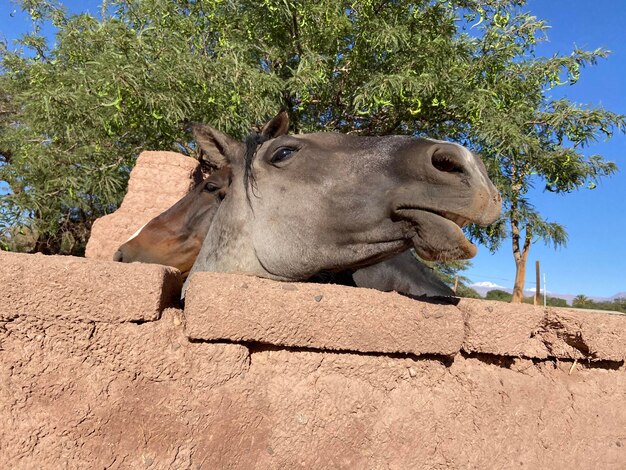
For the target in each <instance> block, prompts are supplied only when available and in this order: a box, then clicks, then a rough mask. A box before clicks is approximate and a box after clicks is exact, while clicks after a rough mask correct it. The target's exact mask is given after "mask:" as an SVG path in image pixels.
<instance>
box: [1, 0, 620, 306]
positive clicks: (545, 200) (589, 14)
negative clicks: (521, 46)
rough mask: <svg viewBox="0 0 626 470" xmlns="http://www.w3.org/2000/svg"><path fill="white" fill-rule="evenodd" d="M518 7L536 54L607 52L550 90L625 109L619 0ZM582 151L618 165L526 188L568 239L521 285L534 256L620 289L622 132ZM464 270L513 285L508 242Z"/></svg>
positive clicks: (19, 26) (563, 286) (593, 291)
mask: <svg viewBox="0 0 626 470" xmlns="http://www.w3.org/2000/svg"><path fill="white" fill-rule="evenodd" d="M64 3H65V5H67V6H68V8H69V9H70V10H71V11H84V10H90V11H91V13H97V12H98V6H99V5H100V3H101V2H100V0H84V1H79V0H73V1H65V2H64ZM524 9H525V10H526V11H530V12H532V13H533V14H535V15H536V16H538V17H539V18H542V19H545V20H547V21H548V23H549V25H550V26H551V28H550V30H549V31H548V41H547V42H545V43H543V44H541V45H540V46H539V48H538V51H537V52H538V54H539V55H544V56H549V55H552V54H554V53H561V54H568V53H569V52H571V51H572V49H573V48H574V47H575V46H577V47H580V48H583V49H595V48H597V47H603V48H606V49H609V50H611V51H612V54H611V56H610V57H609V58H608V59H607V60H603V61H601V62H600V63H599V64H598V65H597V66H595V67H590V68H587V69H584V70H583V72H582V74H581V79H580V81H579V82H578V83H577V84H576V85H574V86H571V87H561V88H557V89H555V90H553V93H554V94H553V96H554V97H555V98H557V97H561V96H565V97H567V98H569V99H570V100H572V101H574V102H577V103H584V104H590V105H593V106H604V107H605V108H606V109H609V110H611V111H614V112H618V113H621V114H626V27H625V26H624V25H626V1H616V0H595V1H593V2H590V1H588V0H530V1H529V2H528V4H527V5H526V7H525V8H524ZM14 11H15V7H14V5H13V4H12V3H11V2H10V1H9V0H0V34H1V35H2V36H4V37H6V38H7V39H12V38H15V37H16V36H18V35H19V34H22V33H24V32H27V31H29V30H30V25H29V24H28V23H27V22H26V21H25V17H24V15H22V14H20V12H19V11H18V12H15V13H13V12H14ZM587 152H588V153H589V154H593V153H599V154H601V155H603V156H604V157H605V158H606V159H608V160H612V161H615V162H616V163H617V164H618V166H619V167H620V169H622V171H620V172H618V173H617V174H616V175H615V176H613V177H611V178H608V179H605V180H604V181H603V182H602V183H601V184H600V185H599V186H598V187H597V188H596V189H594V190H580V191H578V192H575V193H572V194H567V195H555V194H552V193H546V192H543V191H542V190H541V189H540V188H538V189H536V190H534V191H532V193H531V195H530V200H531V202H532V203H533V204H534V205H535V207H536V208H537V209H538V210H539V212H540V213H542V214H543V215H544V217H545V218H547V219H548V220H550V221H554V222H559V223H561V224H563V225H564V226H565V227H566V229H567V231H568V233H569V241H568V244H567V246H566V247H564V248H560V249H558V250H554V249H553V248H549V247H545V246H544V245H543V244H541V243H537V244H535V245H533V246H532V248H531V251H530V256H529V260H528V261H529V262H528V276H527V283H526V287H527V288H533V287H534V264H535V260H540V261H541V266H542V271H543V272H544V273H545V274H546V279H547V288H548V291H549V292H555V293H563V294H581V293H584V294H585V295H588V296H602V297H608V296H612V295H614V294H616V293H618V292H624V291H626V273H624V269H625V267H626V246H625V245H624V241H626V240H625V239H626V210H625V209H626V136H624V135H616V136H615V137H614V138H613V139H611V140H610V141H609V142H600V143H598V144H596V145H594V146H592V147H590V148H589V149H588V150H587ZM465 274H466V275H467V276H468V277H469V278H470V279H471V280H472V281H474V282H492V283H495V284H498V285H501V286H505V287H512V286H513V279H514V277H515V266H514V262H513V255H512V251H511V243H510V240H507V241H505V242H504V243H503V245H502V247H501V249H500V250H499V251H498V252H497V253H495V254H491V253H489V251H488V250H487V249H485V248H484V247H480V248H479V254H478V255H477V257H476V258H474V260H473V267H472V268H471V269H469V270H468V271H467V272H466V273H465Z"/></svg>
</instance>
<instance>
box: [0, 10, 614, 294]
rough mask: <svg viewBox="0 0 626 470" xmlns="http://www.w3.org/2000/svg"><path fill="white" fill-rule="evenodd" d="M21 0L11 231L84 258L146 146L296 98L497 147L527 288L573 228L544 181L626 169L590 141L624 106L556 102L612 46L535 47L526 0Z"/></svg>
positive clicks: (493, 159)
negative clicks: (536, 262)
mask: <svg viewBox="0 0 626 470" xmlns="http://www.w3.org/2000/svg"><path fill="white" fill-rule="evenodd" d="M19 4H20V5H21V6H22V7H23V8H24V9H25V10H26V11H28V12H29V13H30V15H31V17H32V18H33V21H34V23H33V24H34V30H33V33H32V34H29V35H26V36H25V37H23V38H22V39H21V41H20V42H19V44H18V45H17V48H16V49H11V48H9V47H8V45H6V46H5V47H4V48H3V49H1V50H0V60H1V62H0V64H1V70H0V72H1V74H0V106H2V110H3V114H0V155H2V157H1V160H0V180H1V181H4V182H6V183H7V184H8V185H9V188H10V189H9V191H8V194H3V195H0V238H3V239H4V240H5V244H7V242H6V241H7V240H9V241H11V242H15V241H16V240H17V239H16V237H15V235H14V234H15V233H25V234H30V235H31V236H32V237H33V238H34V239H35V242H34V248H33V249H34V250H36V251H43V252H47V253H56V252H65V253H75V254H76V253H80V252H81V250H82V249H83V247H84V244H85V241H86V238H87V236H88V234H89V230H90V227H91V223H92V222H93V220H95V218H97V217H99V216H101V215H102V214H104V213H107V212H110V211H112V210H114V209H115V208H116V206H117V205H118V204H119V202H120V199H121V197H122V195H123V193H124V189H125V184H126V180H127V177H128V172H129V169H130V168H131V167H132V165H133V162H134V158H135V157H136V154H137V153H138V152H139V151H140V150H141V149H173V150H178V151H182V152H184V153H187V154H193V153H194V148H193V145H191V144H190V143H189V136H188V135H187V134H186V133H185V132H184V122H186V121H188V120H198V121H204V122H209V123H211V124H212V125H214V126H216V127H219V128H221V129H223V130H224V131H226V132H229V133H232V134H234V135H238V136H242V135H244V134H245V133H246V132H247V131H248V126H249V125H250V123H251V122H261V121H262V120H263V119H264V118H265V117H266V116H268V115H271V114H273V113H275V112H276V110H278V109H279V108H285V109H287V110H288V112H289V114H290V118H291V121H292V123H293V126H294V128H295V131H296V132H299V131H303V132H310V131H320V130H329V131H330V130H332V131H341V132H351V133H355V134H364V135H367V134H379V135H380V134H391V133H395V134H415V135H429V136H432V137H436V138H448V139H453V140H457V141H461V142H463V143H465V144H466V145H469V146H471V147H472V148H474V149H476V150H477V151H480V152H481V153H482V154H483V155H484V157H485V161H486V164H487V165H488V168H489V170H490V172H491V175H492V178H493V179H494V180H495V182H496V184H498V186H499V187H500V189H501V191H502V194H503V196H504V201H505V217H504V218H503V219H502V221H501V222H500V223H497V224H494V226H492V227H491V228H490V229H488V230H487V231H480V232H479V231H477V230H474V231H473V234H474V236H475V238H476V239H477V240H479V241H483V242H485V243H488V245H489V246H490V247H491V248H492V249H495V248H496V247H497V246H498V243H499V242H500V241H502V240H503V238H504V237H506V236H508V235H511V236H512V239H513V247H514V252H515V253H518V252H519V254H520V256H519V262H518V261H517V258H516V262H517V264H518V266H519V268H518V272H519V273H520V275H519V276H518V277H519V278H520V279H519V280H518V281H517V282H516V286H517V285H520V283H521V284H522V285H523V279H522V278H523V273H524V270H523V269H522V267H525V260H526V256H527V254H528V247H530V244H531V243H532V242H533V241H534V240H536V239H537V238H540V239H544V240H548V241H550V242H552V243H554V244H556V245H558V244H560V243H563V242H564V241H565V232H564V230H563V229H562V227H559V226H557V225H556V224H553V223H548V222H546V221H543V220H542V219H541V217H540V215H539V211H537V210H535V209H534V208H533V207H532V205H531V204H530V202H529V201H527V200H526V199H525V195H526V191H527V189H528V188H529V187H530V185H531V184H532V183H533V182H534V181H537V180H539V181H543V182H544V183H545V184H546V185H547V187H549V188H550V189H552V190H554V191H556V192H567V191H571V190H573V189H576V188H578V187H583V186H584V185H588V184H595V181H596V180H598V179H600V178H601V177H603V176H605V175H608V174H610V173H611V172H613V171H614V170H615V166H614V165H613V164H612V163H609V162H605V161H604V160H603V159H602V158H601V157H599V156H594V157H590V158H586V157H584V156H583V154H582V151H581V149H582V147H583V146H584V145H585V144H586V143H587V142H589V141H591V140H593V139H594V138H596V137H597V136H598V135H601V134H603V133H604V134H607V135H610V133H611V132H612V131H613V130H614V129H615V128H620V126H623V123H624V120H623V117H621V116H618V115H615V114H612V113H610V112H607V111H604V110H601V109H589V108H581V107H578V106H575V105H573V104H572V103H570V102H568V101H564V100H561V101H556V102H554V101H550V100H549V99H548V98H547V97H546V91H547V89H548V88H550V87H551V86H559V85H561V84H569V83H573V82H575V81H576V79H577V76H578V74H579V72H580V69H581V68H582V67H583V66H584V65H587V64H593V63H595V61H596V60H597V59H598V58H600V57H604V56H605V55H606V53H605V52H604V51H594V52H585V51H575V52H574V53H573V54H572V55H568V56H564V57H553V58H549V59H541V58H536V57H534V55H533V46H534V45H535V43H536V42H537V40H538V39H539V37H540V36H541V34H542V31H543V30H544V29H545V25H544V24H543V23H542V22H540V21H537V20H536V19H535V18H533V17H530V16H529V15H525V14H523V13H521V10H520V6H521V5H523V4H524V1H522V0H498V1H496V0H489V1H477V0H449V1H434V0H423V1H418V2H409V1H402V0H399V1H393V2H387V1H381V0H375V1H374V0H364V1H359V2H352V1H343V0H339V1H336V0H316V1H311V0H298V1H296V0H263V1H261V2H258V1H257V2H251V1H245V0H235V1H228V2H226V1H223V0H202V1H200V0H142V1H139V0H111V1H107V2H103V8H102V14H101V17H96V16H92V15H88V14H81V15H74V16H72V15H68V14H66V13H65V12H64V10H63V8H62V7H60V6H59V5H58V4H57V3H56V2H55V1H53V0H22V1H21V2H19ZM45 23H51V24H52V25H54V27H56V28H57V30H58V33H57V36H56V38H55V43H54V45H52V46H51V45H50V44H48V43H47V41H46V40H45V38H44V36H43V35H42V32H41V31H42V29H41V28H42V26H43V25H44V24H45ZM470 23H475V24H476V26H475V27H474V28H472V29H470ZM468 31H469V32H471V33H472V34H469V33H468ZM4 110H6V112H4ZM506 221H508V222H509V228H508V229H507V228H506V227H507V226H506V223H505V222H506ZM9 244H10V243H9ZM13 245H15V243H13ZM17 248H19V247H17ZM516 256H517V255H516Z"/></svg>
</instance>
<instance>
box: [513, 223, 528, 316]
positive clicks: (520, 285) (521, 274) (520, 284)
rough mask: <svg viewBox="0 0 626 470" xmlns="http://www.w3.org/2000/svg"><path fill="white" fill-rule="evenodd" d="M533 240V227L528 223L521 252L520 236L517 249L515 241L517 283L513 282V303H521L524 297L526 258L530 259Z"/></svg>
mask: <svg viewBox="0 0 626 470" xmlns="http://www.w3.org/2000/svg"><path fill="white" fill-rule="evenodd" d="M518 234H519V232H518ZM531 240H532V229H531V227H530V226H529V225H526V234H525V236H524V246H523V247H522V250H521V252H520V251H519V237H518V238H517V251H516V250H515V243H514V250H513V253H514V255H515V283H514V284H513V297H512V298H511V303H512V304H521V303H522V299H523V298H524V285H525V284H526V260H527V259H528V252H529V251H530V242H531Z"/></svg>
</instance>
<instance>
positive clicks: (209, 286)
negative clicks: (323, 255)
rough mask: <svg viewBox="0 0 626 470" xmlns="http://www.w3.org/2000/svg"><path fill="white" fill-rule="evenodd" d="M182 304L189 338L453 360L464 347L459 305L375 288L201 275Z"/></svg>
mask: <svg viewBox="0 0 626 470" xmlns="http://www.w3.org/2000/svg"><path fill="white" fill-rule="evenodd" d="M213 286H215V287H213ZM185 305H186V314H187V334H188V335H189V337H190V338H201V339H207V340H222V339H226V340H229V341H255V342H260V343H268V344H274V345H279V346H298V347H308V348H314V349H327V350H343V351H359V352H385V353H411V354H416V355H418V354H441V355H452V354H455V353H457V352H458V351H459V350H460V349H461V344H462V343H463V329H464V326H463V317H462V315H461V313H460V311H459V310H458V309H457V308H456V307H454V305H439V304H431V303H426V302H415V301H414V300H413V299H409V298H408V297H402V296H399V295H396V294H394V293H389V292H379V291H376V290H373V289H346V288H344V287H343V286H336V285H332V284H303V283H295V282H275V281H270V280H269V279H258V278H251V277H249V276H237V275H231V276H227V277H225V276H224V275H222V274H216V273H196V274H194V282H192V283H191V284H190V287H189V289H188V290H187V294H186V299H185ZM381 307H382V308H384V312H385V313H381Z"/></svg>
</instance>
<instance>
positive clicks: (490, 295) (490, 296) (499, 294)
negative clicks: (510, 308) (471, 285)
mask: <svg viewBox="0 0 626 470" xmlns="http://www.w3.org/2000/svg"><path fill="white" fill-rule="evenodd" d="M511 297H512V295H511V294H509V293H508V292H506V291H503V290H500V289H494V290H490V291H489V292H487V293H486V294H485V299H487V300H500V301H502V302H510V301H511Z"/></svg>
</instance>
